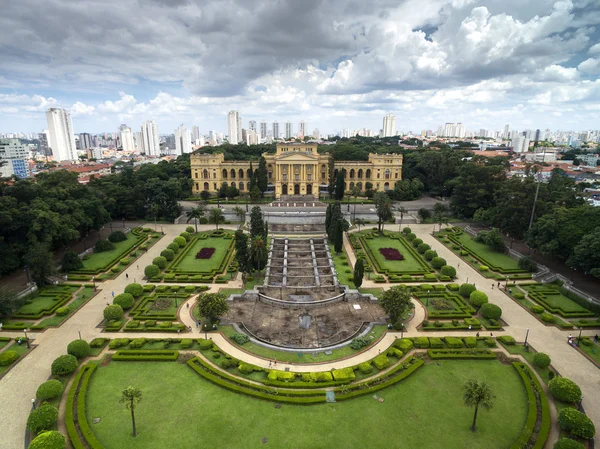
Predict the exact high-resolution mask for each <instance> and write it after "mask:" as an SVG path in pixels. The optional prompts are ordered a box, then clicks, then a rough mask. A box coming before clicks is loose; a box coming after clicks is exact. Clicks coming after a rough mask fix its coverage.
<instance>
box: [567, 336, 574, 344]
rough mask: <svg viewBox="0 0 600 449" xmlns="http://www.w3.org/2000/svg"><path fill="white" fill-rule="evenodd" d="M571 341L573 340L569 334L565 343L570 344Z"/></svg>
mask: <svg viewBox="0 0 600 449" xmlns="http://www.w3.org/2000/svg"><path fill="white" fill-rule="evenodd" d="M572 339H573V337H572V336H571V334H569V337H568V338H567V341H568V342H569V344H571V340H572Z"/></svg>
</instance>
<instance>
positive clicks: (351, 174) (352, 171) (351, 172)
mask: <svg viewBox="0 0 600 449" xmlns="http://www.w3.org/2000/svg"><path fill="white" fill-rule="evenodd" d="M354 174H355V172H354V169H353V168H352V169H350V179H354Z"/></svg>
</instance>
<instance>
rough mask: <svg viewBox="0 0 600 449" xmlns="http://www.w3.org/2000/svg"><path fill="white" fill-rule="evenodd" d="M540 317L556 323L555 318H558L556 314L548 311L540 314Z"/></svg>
mask: <svg viewBox="0 0 600 449" xmlns="http://www.w3.org/2000/svg"><path fill="white" fill-rule="evenodd" d="M540 318H541V320H542V321H543V322H544V323H554V320H556V318H555V317H554V315H552V314H551V313H548V312H544V313H542V314H541V315H540Z"/></svg>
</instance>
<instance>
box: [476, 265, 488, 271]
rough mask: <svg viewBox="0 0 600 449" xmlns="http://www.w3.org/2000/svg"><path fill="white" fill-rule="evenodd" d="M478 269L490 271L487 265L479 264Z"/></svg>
mask: <svg viewBox="0 0 600 449" xmlns="http://www.w3.org/2000/svg"><path fill="white" fill-rule="evenodd" d="M479 271H490V267H488V266H487V265H479Z"/></svg>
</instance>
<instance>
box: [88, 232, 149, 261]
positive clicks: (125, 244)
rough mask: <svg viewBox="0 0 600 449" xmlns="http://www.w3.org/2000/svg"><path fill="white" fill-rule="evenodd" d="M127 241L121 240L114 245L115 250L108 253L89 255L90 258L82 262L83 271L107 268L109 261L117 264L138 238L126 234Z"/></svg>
mask: <svg viewBox="0 0 600 449" xmlns="http://www.w3.org/2000/svg"><path fill="white" fill-rule="evenodd" d="M126 235H127V240H123V241H122V242H117V243H114V245H115V249H113V250H110V251H103V252H101V253H92V254H90V258H89V259H86V260H84V261H83V269H84V270H100V269H102V268H107V269H108V267H107V265H108V264H110V263H111V261H113V260H115V259H116V261H117V262H118V261H119V259H121V258H122V256H124V255H125V253H127V252H128V251H129V250H131V248H133V246H134V245H135V244H136V243H137V242H138V236H136V235H134V234H133V233H132V232H128V233H127V234H126Z"/></svg>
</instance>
